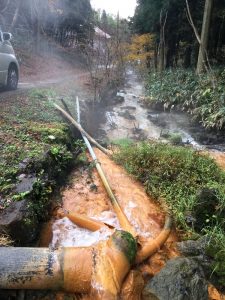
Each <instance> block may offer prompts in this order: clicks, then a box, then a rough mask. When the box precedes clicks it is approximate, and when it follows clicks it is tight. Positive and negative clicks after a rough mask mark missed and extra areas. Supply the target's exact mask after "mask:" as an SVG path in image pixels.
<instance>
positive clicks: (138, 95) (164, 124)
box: [84, 70, 225, 151]
mask: <svg viewBox="0 0 225 300" xmlns="http://www.w3.org/2000/svg"><path fill="white" fill-rule="evenodd" d="M143 95H144V85H143V82H142V81H141V80H139V78H138V76H137V74H136V73H135V72H134V71H133V70H128V71H127V76H126V82H125V84H124V87H123V88H122V89H121V90H119V91H118V93H117V95H116V96H115V95H113V94H112V93H109V94H108V95H107V96H106V97H105V99H102V102H101V103H100V104H95V105H90V106H89V107H88V109H86V111H85V112H84V116H85V120H86V121H85V126H86V128H87V129H88V131H89V132H90V133H91V134H92V135H93V136H95V137H96V138H98V139H101V140H109V141H112V140H118V139H126V138H129V139H133V140H144V139H157V140H165V139H167V138H168V137H169V138H170V137H171V139H172V140H173V138H174V139H175V140H176V142H179V143H184V144H189V145H192V146H193V147H195V148H197V149H201V150H203V149H212V150H215V151H225V135H224V133H222V132H221V133H218V132H215V131H209V130H206V129H205V128H203V127H202V126H201V125H199V124H198V123H197V122H196V121H193V120H192V119H191V116H189V115H187V114H185V113H179V112H175V111H173V110H172V111H167V109H166V108H165V107H161V106H156V105H155V106H154V107H150V106H149V105H148V104H146V103H145V101H144V97H143Z"/></svg>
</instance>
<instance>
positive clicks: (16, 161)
mask: <svg viewBox="0 0 225 300" xmlns="http://www.w3.org/2000/svg"><path fill="white" fill-rule="evenodd" d="M59 98H60V95H59V94H57V92H56V91H54V90H52V89H33V90H31V91H28V92H25V93H24V94H17V95H14V96H13V97H10V98H6V99H2V101H1V102H0V110H1V116H0V150H1V151H0V197H1V198H2V200H1V203H0V205H1V206H2V207H3V208H4V207H5V206H8V205H9V204H10V202H11V201H18V200H22V199H23V198H24V197H26V196H28V195H27V194H22V195H20V194H15V190H14V188H15V184H16V183H18V182H19V178H18V176H19V175H20V173H21V163H22V162H23V161H24V159H26V160H29V161H30V163H29V164H28V167H27V169H26V170H25V171H24V172H33V173H36V172H39V171H40V170H35V169H33V170H31V168H32V167H34V168H36V167H35V166H34V165H35V164H36V165H38V164H37V161H42V163H43V164H44V163H45V162H44V159H45V157H46V159H48V158H47V156H46V153H49V154H50V155H51V162H52V164H53V165H55V166H57V165H58V167H57V168H58V170H57V171H58V173H60V171H62V170H61V169H63V168H64V167H65V165H66V164H67V163H68V161H69V160H71V159H72V155H71V153H70V151H71V150H72V148H71V149H69V148H68V145H69V147H70V146H71V144H72V140H71V135H70V131H69V128H68V126H67V124H66V123H65V122H64V121H63V120H62V118H61V116H60V115H59V113H58V112H57V111H56V110H55V109H54V107H53V104H52V103H53V102H57V103H59V102H60V100H59ZM65 100H66V101H67V102H68V104H69V105H70V106H72V105H74V104H73V103H72V102H73V99H72V98H69V97H67V99H65ZM72 151H73V150H72ZM29 168H30V170H29ZM52 168H53V169H54V167H53V166H52ZM55 171H56V170H55Z"/></svg>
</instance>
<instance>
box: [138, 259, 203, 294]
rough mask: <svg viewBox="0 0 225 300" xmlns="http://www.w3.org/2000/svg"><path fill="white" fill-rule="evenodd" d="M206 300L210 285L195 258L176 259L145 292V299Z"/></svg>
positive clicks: (154, 278) (156, 276)
mask: <svg viewBox="0 0 225 300" xmlns="http://www.w3.org/2000/svg"><path fill="white" fill-rule="evenodd" d="M153 296H156V297H157V298H158V299H159V300H171V299H173V300H205V299H208V284H207V281H206V279H205V275H204V272H203V269H202V267H201V266H200V265H199V263H198V262H197V261H196V260H195V259H193V258H175V259H171V260H170V261H168V263H167V264H166V266H165V267H164V268H163V269H162V270H161V271H160V272H159V273H158V274H157V275H155V276H154V277H153V278H152V279H151V280H150V281H149V282H148V283H147V285H146V287H145V288H144V291H143V299H144V300H149V299H152V297H153Z"/></svg>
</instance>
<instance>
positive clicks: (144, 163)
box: [114, 142, 225, 286]
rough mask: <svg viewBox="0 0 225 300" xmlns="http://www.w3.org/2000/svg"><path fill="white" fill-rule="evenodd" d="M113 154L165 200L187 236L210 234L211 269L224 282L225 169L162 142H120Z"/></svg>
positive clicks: (202, 157)
mask: <svg viewBox="0 0 225 300" xmlns="http://www.w3.org/2000/svg"><path fill="white" fill-rule="evenodd" d="M114 158H115V160H116V161H117V162H118V163H121V164H122V165H123V166H124V167H125V168H126V170H127V171H128V172H129V173H131V174H133V175H134V176H135V177H136V178H137V179H139V180H140V181H141V182H142V183H143V185H144V186H145V188H146V191H147V192H148V193H149V194H150V195H152V196H154V197H155V199H156V200H157V199H160V201H161V199H163V201H165V202H166V204H167V206H168V207H169V209H170V210H171V211H172V212H173V215H174V219H175V221H176V224H177V226H178V227H180V228H181V229H182V230H184V231H185V232H186V233H187V237H190V236H191V237H193V236H195V237H196V233H197V235H202V234H208V235H209V236H211V238H213V243H212V249H214V250H213V251H212V249H211V256H212V257H214V259H215V263H214V266H213V270H214V272H215V273H216V274H217V275H219V276H220V283H221V284H223V285H224V286H225V264H224V262H223V263H222V262H221V259H219V258H221V255H222V256H223V257H225V254H224V243H223V242H225V220H224V215H225V172H223V171H222V170H221V169H220V168H219V167H218V166H217V165H216V163H215V162H214V160H213V159H211V158H209V157H207V156H203V155H199V153H198V152H197V151H194V150H193V149H191V148H184V147H178V146H171V145H166V144H163V143H159V144H157V143H148V142H142V143H139V144H136V145H133V146H132V147H129V146H122V147H120V151H117V152H116V153H115V154H114ZM221 241H223V242H221ZM218 249H219V251H220V252H219V253H221V255H220V256H218Z"/></svg>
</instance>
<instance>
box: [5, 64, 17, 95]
mask: <svg viewBox="0 0 225 300" xmlns="http://www.w3.org/2000/svg"><path fill="white" fill-rule="evenodd" d="M18 79H19V78H18V70H17V68H16V66H14V65H12V66H10V67H9V70H8V77H7V90H11V91H12V90H16V89H17V85H18Z"/></svg>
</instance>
